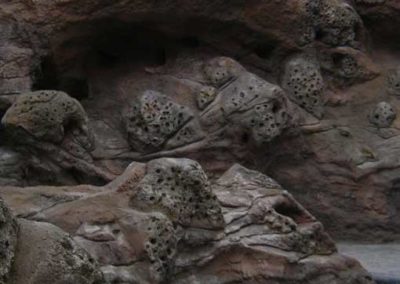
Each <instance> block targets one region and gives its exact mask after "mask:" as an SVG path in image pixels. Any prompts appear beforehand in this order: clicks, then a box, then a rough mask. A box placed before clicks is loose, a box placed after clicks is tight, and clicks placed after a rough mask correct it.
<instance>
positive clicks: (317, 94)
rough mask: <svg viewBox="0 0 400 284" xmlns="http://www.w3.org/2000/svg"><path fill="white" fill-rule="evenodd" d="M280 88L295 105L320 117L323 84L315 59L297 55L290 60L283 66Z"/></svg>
mask: <svg viewBox="0 0 400 284" xmlns="http://www.w3.org/2000/svg"><path fill="white" fill-rule="evenodd" d="M282 87H283V88H284V89H285V90H286V91H287V92H288V94H289V95H290V98H291V99H292V100H293V101H294V102H295V103H296V104H298V105H299V106H301V107H302V108H304V109H305V110H306V111H308V112H310V113H311V114H313V115H315V116H316V117H317V118H321V117H322V115H323V104H324V93H323V92H324V82H323V79H322V75H321V71H320V67H319V64H318V62H317V61H316V59H315V58H312V56H306V55H298V56H295V57H293V58H292V59H290V60H289V61H288V62H287V64H286V66H285V71H284V75H283V79H282Z"/></svg>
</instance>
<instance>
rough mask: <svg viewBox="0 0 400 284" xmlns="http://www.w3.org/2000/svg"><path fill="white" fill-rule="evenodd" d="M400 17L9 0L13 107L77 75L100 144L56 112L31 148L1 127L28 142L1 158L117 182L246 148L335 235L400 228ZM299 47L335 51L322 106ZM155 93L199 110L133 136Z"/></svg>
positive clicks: (74, 177) (250, 159)
mask: <svg viewBox="0 0 400 284" xmlns="http://www.w3.org/2000/svg"><path fill="white" fill-rule="evenodd" d="M399 19H400V4H399V1H397V0H386V1H384V2H382V1H367V0H364V1H345V0H334V1H328V0H321V1H314V0H301V1H289V0H282V1H260V0H255V1H214V0H188V1H179V0H170V1H162V3H161V2H160V1H143V0H133V1H124V0H116V1H112V2H110V1H108V0H81V1H78V0H68V1H28V0H16V1H4V3H2V5H1V9H0V27H1V29H0V39H1V41H0V51H1V52H0V53H1V55H0V61H1V62H0V93H1V97H0V116H3V115H4V113H5V112H6V110H7V108H9V106H10V104H12V103H13V101H14V100H15V97H17V96H19V95H18V94H19V93H25V92H28V91H31V90H40V89H56V90H62V91H65V92H66V93H68V94H69V95H70V96H72V97H74V98H77V99H79V100H80V103H81V104H82V106H83V107H84V109H85V111H86V114H87V117H88V129H89V130H91V131H92V133H93V136H94V138H95V142H96V143H94V149H93V151H91V150H86V149H85V148H82V147H81V146H79V145H80V142H82V141H76V139H75V138H76V136H75V135H73V133H71V132H69V133H71V135H64V136H63V139H62V141H61V143H59V142H54V141H59V137H61V136H62V135H59V133H60V131H59V128H57V127H54V128H52V127H51V126H52V125H53V124H51V123H49V122H46V121H45V122H43V126H46V125H47V126H49V125H50V126H49V127H50V128H51V131H50V134H51V135H49V136H50V137H52V138H51V139H50V140H51V141H44V140H40V141H36V140H37V139H35V140H34V141H33V142H34V143H28V144H29V145H24V146H22V147H21V145H20V143H15V142H16V140H12V135H10V134H7V133H6V132H5V131H3V127H0V128H1V129H0V144H1V147H3V146H5V145H6V144H7V149H10V150H7V151H10V153H15V155H14V154H13V155H12V156H11V157H10V156H9V155H8V156H7V155H6V156H2V157H5V158H4V159H0V162H1V163H2V165H5V170H4V172H5V175H7V178H3V177H2V179H1V180H0V181H1V183H2V184H19V185H38V184H48V185H49V184H52V185H54V184H56V185H71V184H88V183H89V184H96V185H99V184H100V185H104V184H106V183H108V182H110V181H111V180H113V179H114V178H116V177H117V176H118V175H119V174H121V173H122V172H123V171H124V169H125V167H126V166H127V165H129V163H130V162H132V161H141V162H146V161H149V160H151V159H155V158H160V157H187V158H193V159H195V160H198V161H199V163H200V164H201V165H202V166H203V167H204V168H205V169H206V170H207V171H208V172H210V173H211V175H218V174H220V173H222V172H224V171H225V170H227V169H228V168H230V167H231V166H232V165H233V164H234V163H236V162H239V163H241V164H244V165H246V166H248V167H249V168H254V169H258V170H260V171H262V172H264V173H266V174H268V175H269V176H271V177H273V178H274V179H276V180H277V181H279V183H281V184H282V185H283V186H284V187H285V188H286V189H287V190H288V191H290V192H291V193H292V194H293V195H294V196H295V197H296V198H297V199H298V200H299V201H300V202H301V203H302V204H303V205H305V206H306V207H307V208H308V209H309V210H310V211H311V212H312V213H313V214H314V215H316V216H317V217H318V218H319V219H320V220H321V221H322V222H323V223H324V224H325V225H326V227H327V230H329V231H330V232H331V233H333V234H335V237H339V238H353V239H357V240H358V239H375V240H380V241H387V240H398V239H399V238H400V226H399V225H400V223H399V222H400V221H399V219H398V218H397V215H398V212H399V210H400V207H399V205H398V204H400V203H399V194H398V176H399V174H400V172H399V165H400V163H399V161H398V158H397V157H398V154H399V150H398V149H399V147H398V143H399V139H398V137H399V136H398V135H399V122H398V118H396V119H394V120H393V121H392V123H391V124H390V127H376V125H374V124H371V123H370V122H369V120H368V116H369V114H370V112H371V111H372V110H373V109H374V108H375V107H376V105H377V104H378V103H379V102H382V101H385V102H387V103H389V104H390V105H391V106H392V108H393V112H397V109H398V108H399V107H400V105H399V103H398V101H397V98H396V96H394V95H391V94H390V92H388V90H389V88H388V85H390V84H388V80H387V78H388V74H392V73H391V71H390V70H396V69H397V68H398V66H400V61H399V58H400V57H399V55H398V43H397V40H395V39H396V38H398V37H399V36H400V32H399V29H397V28H395V27H398V26H399V24H400V20H399ZM297 54H307V55H310V56H312V58H313V60H315V62H314V63H315V66H319V69H320V75H321V77H322V79H323V82H324V92H323V96H322V98H323V99H322V100H323V101H324V116H323V117H322V118H321V117H318V115H315V114H313V113H312V112H310V111H304V109H303V108H302V107H299V105H298V103H296V102H295V101H294V100H293V96H292V95H291V93H290V90H289V89H287V88H285V86H284V85H283V84H282V80H281V79H282V77H283V76H284V73H285V67H286V66H287V64H286V63H287V62H290V60H291V59H292V58H293V56H295V55H297ZM313 65H314V64H313ZM315 66H314V67H315ZM395 77H396V76H395ZM393 82H395V81H393ZM391 84H392V83H391ZM394 86H396V84H394ZM392 87H393V84H392ZM251 88H253V89H251ZM314 88H315V90H314V91H317V93H319V90H320V86H319V85H318V86H316V85H315V86H314ZM282 89H283V90H285V91H282ZM391 89H393V88H391ZM301 91H302V92H303V93H309V92H308V91H307V90H306V89H304V87H303V86H301ZM146 92H156V93H158V94H161V96H165V100H166V101H169V102H171V103H172V104H173V105H174V106H178V105H179V106H183V107H184V108H185V109H186V110H187V111H188V112H187V113H188V115H189V116H190V119H188V120H187V122H186V124H182V125H179V127H175V128H174V130H171V129H170V128H164V129H168V131H167V134H165V135H164V134H163V135H161V132H157V131H155V130H154V131H153V130H152V134H151V135H145V134H144V132H140V131H144V128H141V127H139V128H133V129H132V132H131V134H130V135H128V133H127V131H126V130H127V127H126V124H127V121H126V120H125V119H124V115H123V114H124V111H123V110H124V109H125V108H128V107H129V106H131V105H134V104H135V103H138V104H139V105H140V104H141V98H143V94H145V93H146ZM290 98H291V100H290ZM318 104H319V103H318ZM131 111H132V109H131ZM151 113H153V112H151ZM152 123H153V122H151V123H150V125H152ZM171 125H172V124H171ZM171 125H170V126H171ZM150 128H151V127H150ZM27 129H28V128H27ZM29 129H30V130H33V129H34V128H30V127H29ZM51 132H54V133H51ZM67 132H68V131H67ZM14 134H18V132H17V131H16V132H15V133H14ZM64 134H65V133H64ZM129 136H131V139H128V137H129ZM24 137H26V136H24ZM143 137H147V138H145V139H143ZM140 139H142V141H139V140H140ZM151 139H156V140H157V143H155V142H153V143H155V144H154V145H155V146H154V145H151V146H148V145H150V144H151V143H152V142H151ZM78 140H79V139H78ZM129 140H131V141H129ZM30 141H31V140H30V139H18V141H17V142H30ZM146 143H149V144H146ZM84 144H85V143H84ZM137 144H140V145H137ZM144 144H146V145H144ZM71 147H72V148H71ZM13 157H15V158H17V157H23V159H22V164H19V162H17V160H16V159H14V158H13ZM349 215H351V216H352V218H348V217H347V216H349ZM118 269H119V270H121V269H122V268H120V267H119V268H118ZM127 269H128V268H127ZM128 270H129V269H128ZM110 271H114V270H113V269H111V268H110Z"/></svg>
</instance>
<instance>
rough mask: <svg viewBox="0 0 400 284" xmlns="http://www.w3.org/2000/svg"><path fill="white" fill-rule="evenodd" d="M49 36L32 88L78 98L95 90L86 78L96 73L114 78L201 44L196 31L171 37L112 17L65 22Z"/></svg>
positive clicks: (155, 63) (158, 64)
mask: <svg viewBox="0 0 400 284" xmlns="http://www.w3.org/2000/svg"><path fill="white" fill-rule="evenodd" d="M53 41H54V42H55V43H54V46H53V47H52V48H51V50H52V53H51V54H48V55H47V56H45V57H43V58H41V63H40V65H39V66H38V67H37V68H36V70H35V71H34V76H33V77H34V83H33V90H42V89H55V90H61V91H64V92H66V93H68V94H69V95H71V96H73V97H75V98H76V99H78V100H84V99H87V98H89V97H91V96H92V95H93V96H95V95H96V94H93V93H92V92H93V90H92V89H91V87H92V86H91V83H92V81H95V80H93V79H96V78H97V79H99V75H100V74H104V73H105V72H108V73H109V74H110V76H111V77H114V78H116V77H117V76H123V73H126V72H130V71H134V70H138V69H139V68H140V67H144V66H162V65H164V64H165V63H166V62H167V59H168V57H172V56H174V55H175V54H176V53H177V52H178V51H179V50H183V49H194V48H198V47H200V46H201V45H202V42H201V40H200V39H199V38H198V37H197V36H193V35H187V34H183V35H174V36H171V35H166V34H165V33H163V32H159V31H156V30H152V29H149V28H147V27H145V25H144V24H143V25H138V24H130V23H124V22H119V21H116V20H102V21H99V22H96V23H84V24H80V25H78V26H74V27H70V28H69V29H67V31H65V32H64V33H63V34H61V35H58V37H57V38H56V39H54V40H53ZM113 70H115V72H114V73H113V72H112V71H113ZM124 71H125V72H124ZM112 79H113V78H110V80H112Z"/></svg>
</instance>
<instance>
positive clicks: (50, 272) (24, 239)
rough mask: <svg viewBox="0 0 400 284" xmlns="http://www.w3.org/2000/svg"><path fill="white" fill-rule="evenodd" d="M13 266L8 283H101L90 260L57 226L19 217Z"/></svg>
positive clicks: (100, 275) (93, 263) (101, 277)
mask: <svg viewBox="0 0 400 284" xmlns="http://www.w3.org/2000/svg"><path fill="white" fill-rule="evenodd" d="M18 223H19V227H20V232H19V235H18V248H17V252H16V257H15V262H14V264H13V265H14V269H13V272H12V276H11V278H10V281H9V282H8V283H13V284H14V283H15V284H22V283H24V284H25V283H32V284H34V283H35V284H36V283H37V284H39V283H43V284H45V283H49V284H50V283H77V284H78V283H79V284H100V283H104V281H103V276H102V274H101V272H100V271H99V270H98V269H97V267H96V264H95V262H94V260H93V259H92V258H91V257H90V256H89V255H88V254H87V253H86V251H84V250H83V249H82V248H80V247H78V246H77V244H76V243H75V242H74V241H73V240H72V239H71V238H70V237H69V236H68V235H67V234H66V233H65V232H63V231H62V230H61V229H59V228H57V227H56V226H54V225H51V224H47V223H40V222H32V221H26V220H23V219H21V220H19V221H18Z"/></svg>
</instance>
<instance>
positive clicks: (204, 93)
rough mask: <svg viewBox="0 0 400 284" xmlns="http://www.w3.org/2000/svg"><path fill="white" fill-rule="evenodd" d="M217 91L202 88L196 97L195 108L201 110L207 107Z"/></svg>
mask: <svg viewBox="0 0 400 284" xmlns="http://www.w3.org/2000/svg"><path fill="white" fill-rule="evenodd" d="M216 95H217V89H216V88H214V87H212V86H202V87H201V88H200V90H199V94H198V96H197V106H198V107H199V109H201V110H203V109H204V108H205V107H206V106H207V105H209V104H210V103H211V102H212V101H214V99H215V97H216Z"/></svg>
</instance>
